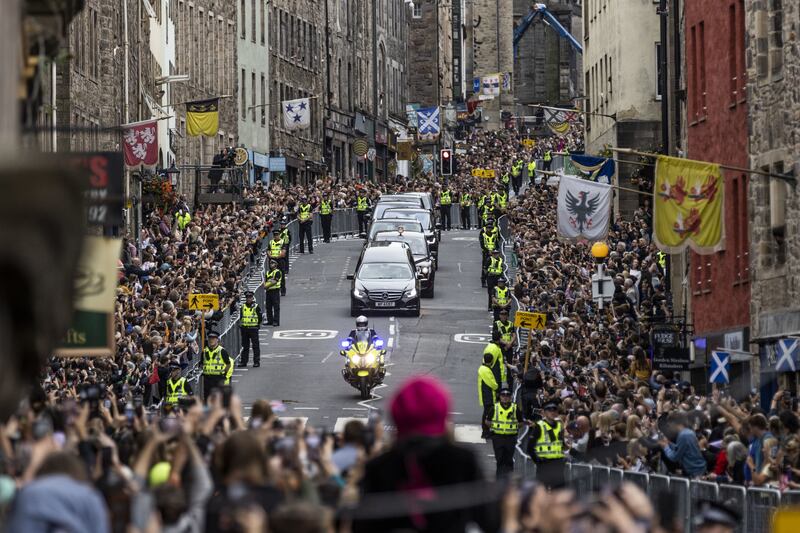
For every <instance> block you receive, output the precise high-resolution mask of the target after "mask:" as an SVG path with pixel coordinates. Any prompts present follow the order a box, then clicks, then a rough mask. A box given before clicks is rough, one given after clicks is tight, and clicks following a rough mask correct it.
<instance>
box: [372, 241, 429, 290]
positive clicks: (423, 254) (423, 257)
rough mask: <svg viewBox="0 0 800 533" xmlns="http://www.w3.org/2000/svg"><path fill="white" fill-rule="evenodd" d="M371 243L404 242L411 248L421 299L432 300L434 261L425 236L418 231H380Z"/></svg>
mask: <svg viewBox="0 0 800 533" xmlns="http://www.w3.org/2000/svg"><path fill="white" fill-rule="evenodd" d="M372 242H404V243H406V244H408V246H409V248H411V255H412V256H413V257H414V265H415V266H416V269H417V277H418V278H419V284H420V288H421V289H422V296H423V298H433V291H434V282H435V277H436V262H435V261H436V260H435V258H434V257H433V254H431V251H430V248H428V241H426V240H425V234H424V233H422V232H419V231H406V230H402V231H380V232H378V233H376V234H375V235H374V236H373V237H372Z"/></svg>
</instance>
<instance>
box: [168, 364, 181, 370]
mask: <svg viewBox="0 0 800 533" xmlns="http://www.w3.org/2000/svg"><path fill="white" fill-rule="evenodd" d="M180 369H181V365H179V364H178V363H170V364H169V371H170V372H172V371H173V370H180Z"/></svg>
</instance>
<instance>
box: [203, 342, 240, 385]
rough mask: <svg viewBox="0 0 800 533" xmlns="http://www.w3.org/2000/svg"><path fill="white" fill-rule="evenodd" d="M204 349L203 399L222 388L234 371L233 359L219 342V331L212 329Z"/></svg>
mask: <svg viewBox="0 0 800 533" xmlns="http://www.w3.org/2000/svg"><path fill="white" fill-rule="evenodd" d="M207 337H208V344H207V345H206V347H205V349H204V350H203V401H206V400H208V396H209V395H210V394H211V391H213V390H214V389H218V388H221V387H222V386H223V385H225V384H226V383H227V382H228V380H229V379H230V375H231V374H232V373H233V359H232V358H231V356H230V355H229V354H228V351H227V350H226V349H225V348H223V347H222V346H221V345H220V343H219V333H217V332H216V331H210V332H209V333H208V335H207Z"/></svg>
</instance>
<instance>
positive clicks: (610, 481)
mask: <svg viewBox="0 0 800 533" xmlns="http://www.w3.org/2000/svg"><path fill="white" fill-rule="evenodd" d="M515 460H516V464H517V469H518V471H519V470H521V471H522V477H523V479H526V480H534V479H535V478H536V464H535V463H534V462H532V461H530V460H526V459H525V458H524V457H522V456H521V455H520V453H517V456H516V458H515ZM520 462H522V464H521V465H520ZM520 467H521V468H520ZM564 468H565V472H564V479H565V481H566V483H567V486H569V487H570V488H571V489H572V490H574V491H575V494H576V495H577V497H578V498H580V499H586V498H589V497H591V494H592V493H593V492H597V491H600V490H602V489H603V488H605V487H607V486H611V487H614V486H618V485H619V484H621V483H622V482H630V483H633V484H634V485H636V486H637V487H639V488H640V489H642V491H644V492H645V493H646V494H647V495H648V497H649V499H650V501H651V502H653V505H654V506H655V507H656V509H659V508H662V509H663V508H664V504H665V503H667V507H668V506H669V505H668V504H669V503H671V507H672V515H671V516H673V517H674V520H675V521H676V523H679V524H680V525H681V527H682V528H683V531H686V532H691V531H695V527H694V523H693V522H692V518H693V517H694V514H695V510H696V509H695V506H696V505H697V503H698V502H700V501H715V502H720V503H725V504H726V505H727V506H729V507H731V508H733V509H736V510H737V511H738V512H739V513H741V515H742V519H741V521H740V523H739V526H738V527H737V528H736V531H737V533H738V532H741V533H745V532H746V533H768V532H769V531H771V528H772V517H773V515H774V513H775V511H776V510H777V509H778V508H779V507H781V506H797V505H798V504H800V490H790V491H785V492H780V491H778V490H777V489H773V488H760V487H749V488H748V487H743V486H741V485H728V484H724V483H714V482H711V481H701V480H690V479H687V478H684V477H677V476H665V475H662V474H647V473H644V472H631V471H626V470H622V469H619V468H610V467H607V466H598V465H589V464H585V463H566V465H565V467H564Z"/></svg>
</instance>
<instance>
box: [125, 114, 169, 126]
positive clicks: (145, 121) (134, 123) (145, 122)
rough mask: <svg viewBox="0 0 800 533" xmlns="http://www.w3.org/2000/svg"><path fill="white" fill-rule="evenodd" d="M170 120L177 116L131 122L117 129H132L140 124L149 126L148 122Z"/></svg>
mask: <svg viewBox="0 0 800 533" xmlns="http://www.w3.org/2000/svg"><path fill="white" fill-rule="evenodd" d="M170 118H175V115H168V116H166V117H160V118H148V119H147V120H139V121H137V122H130V123H128V124H120V125H119V126H117V127H118V128H132V127H134V126H138V125H140V124H147V123H148V122H158V121H159V120H167V119H170Z"/></svg>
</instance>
